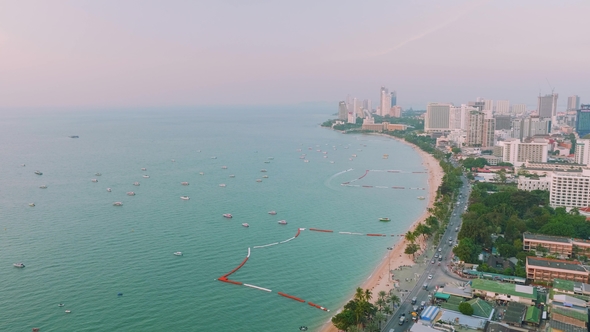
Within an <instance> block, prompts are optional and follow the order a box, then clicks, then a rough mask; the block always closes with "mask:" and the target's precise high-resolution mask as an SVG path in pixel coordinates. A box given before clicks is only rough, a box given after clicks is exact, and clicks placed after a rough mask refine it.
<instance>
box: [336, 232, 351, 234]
mask: <svg viewBox="0 0 590 332" xmlns="http://www.w3.org/2000/svg"><path fill="white" fill-rule="evenodd" d="M338 233H340V234H350V232H338Z"/></svg>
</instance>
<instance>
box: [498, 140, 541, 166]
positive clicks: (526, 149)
mask: <svg viewBox="0 0 590 332" xmlns="http://www.w3.org/2000/svg"><path fill="white" fill-rule="evenodd" d="M498 144H500V145H501V146H502V149H503V150H502V161H504V162H507V163H511V164H512V165H514V166H521V165H522V164H524V163H525V162H527V161H528V162H536V163H546V162H547V152H548V150H549V144H548V142H547V141H545V140H541V141H535V142H532V143H521V142H520V141H519V140H517V139H511V140H506V141H502V142H498Z"/></svg>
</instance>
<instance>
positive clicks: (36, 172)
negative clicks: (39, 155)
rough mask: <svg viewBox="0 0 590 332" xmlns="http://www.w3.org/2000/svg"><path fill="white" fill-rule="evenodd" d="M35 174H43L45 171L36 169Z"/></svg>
mask: <svg viewBox="0 0 590 332" xmlns="http://www.w3.org/2000/svg"><path fill="white" fill-rule="evenodd" d="M35 174H37V175H43V172H41V171H35Z"/></svg>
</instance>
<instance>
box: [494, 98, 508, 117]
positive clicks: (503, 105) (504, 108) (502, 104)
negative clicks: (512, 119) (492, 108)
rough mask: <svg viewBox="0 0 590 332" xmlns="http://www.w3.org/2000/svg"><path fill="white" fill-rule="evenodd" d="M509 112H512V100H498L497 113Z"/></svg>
mask: <svg viewBox="0 0 590 332" xmlns="http://www.w3.org/2000/svg"><path fill="white" fill-rule="evenodd" d="M508 113H510V101H508V100H496V114H508Z"/></svg>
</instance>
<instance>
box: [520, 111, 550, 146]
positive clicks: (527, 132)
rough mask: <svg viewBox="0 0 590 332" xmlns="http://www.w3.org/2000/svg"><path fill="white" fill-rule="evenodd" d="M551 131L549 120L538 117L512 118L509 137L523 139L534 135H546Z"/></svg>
mask: <svg viewBox="0 0 590 332" xmlns="http://www.w3.org/2000/svg"><path fill="white" fill-rule="evenodd" d="M550 132H551V120H550V119H541V118H539V117H528V118H524V119H523V118H519V119H514V120H512V132H511V135H510V136H511V137H513V138H516V139H519V140H521V141H522V140H523V139H525V138H527V137H533V136H535V135H547V134H549V133H550Z"/></svg>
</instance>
